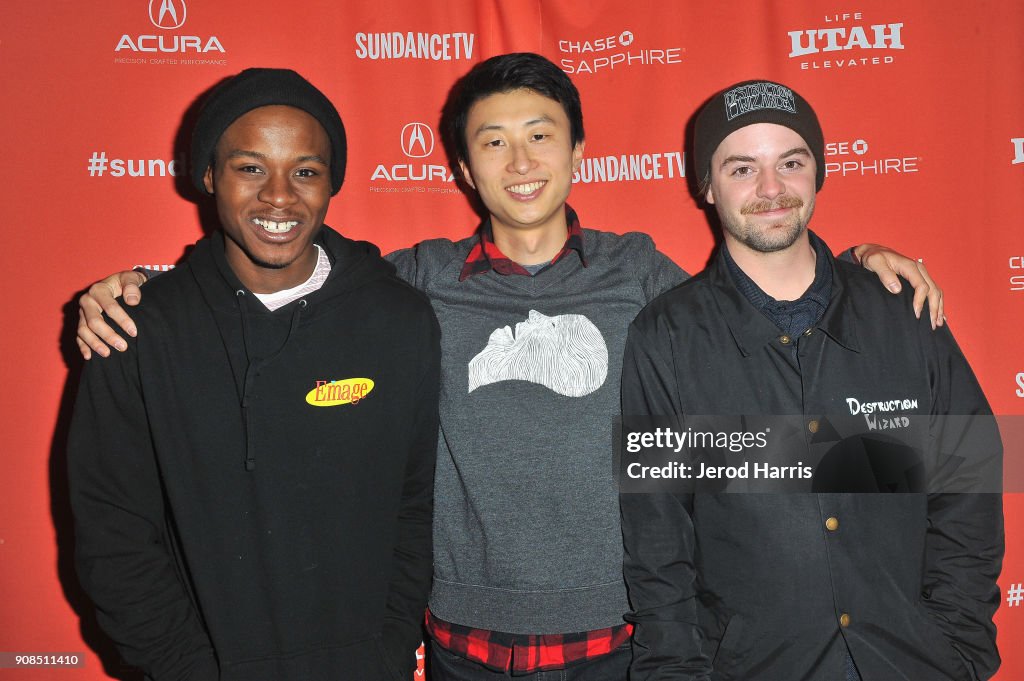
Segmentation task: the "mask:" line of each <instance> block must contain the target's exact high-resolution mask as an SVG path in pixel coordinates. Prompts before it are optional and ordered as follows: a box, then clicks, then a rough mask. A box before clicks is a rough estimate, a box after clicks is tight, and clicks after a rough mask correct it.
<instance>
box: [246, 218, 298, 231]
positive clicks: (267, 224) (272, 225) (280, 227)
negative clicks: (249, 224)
mask: <svg viewBox="0 0 1024 681" xmlns="http://www.w3.org/2000/svg"><path fill="white" fill-rule="evenodd" d="M252 221H253V222H254V223H256V224H257V225H259V226H260V227H262V228H263V229H265V230H267V231H268V232H270V233H271V234H285V233H287V232H290V231H292V227H294V226H295V225H297V224H299V223H298V222H297V221H295V220H288V221H286V222H274V221H273V220H260V219H259V218H253V220H252Z"/></svg>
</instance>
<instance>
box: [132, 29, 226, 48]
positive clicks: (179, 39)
mask: <svg viewBox="0 0 1024 681" xmlns="http://www.w3.org/2000/svg"><path fill="white" fill-rule="evenodd" d="M121 50H131V51H132V52H189V51H195V52H200V53H202V52H224V51H225V50H224V46H223V45H221V44H220V40H219V39H218V38H217V36H215V35H214V36H210V37H209V38H207V39H206V41H205V42H203V39H202V38H200V37H199V36H196V35H159V36H156V35H140V36H135V39H134V40H133V39H132V37H131V36H130V35H128V34H127V33H125V34H124V35H122V36H121V40H119V41H118V43H117V47H115V48H114V51H115V52H120V51H121Z"/></svg>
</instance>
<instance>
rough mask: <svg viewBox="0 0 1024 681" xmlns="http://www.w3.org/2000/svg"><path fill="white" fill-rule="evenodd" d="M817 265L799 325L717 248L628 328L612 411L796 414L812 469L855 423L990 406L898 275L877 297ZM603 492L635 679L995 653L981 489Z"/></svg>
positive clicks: (817, 674)
mask: <svg viewBox="0 0 1024 681" xmlns="http://www.w3.org/2000/svg"><path fill="white" fill-rule="evenodd" d="M831 266H832V268H833V285H832V293H831V299H830V304H829V307H828V309H827V310H826V312H825V314H824V316H823V318H822V319H821V321H820V322H819V323H818V324H817V325H816V326H815V327H813V328H811V329H809V330H808V331H807V332H805V333H804V335H802V336H799V337H797V338H790V337H788V336H784V335H783V334H782V333H781V332H780V331H779V329H778V328H777V327H776V326H775V325H774V324H773V323H772V322H771V321H769V320H768V318H766V317H765V316H764V315H762V314H761V313H760V312H759V311H757V310H756V309H755V308H754V307H753V306H752V305H751V304H750V303H749V302H748V301H747V299H746V298H745V297H744V296H743V294H742V293H740V292H739V291H738V290H737V289H736V288H735V286H734V285H733V281H732V278H731V276H730V274H729V271H728V269H727V266H726V264H725V262H724V259H723V257H722V255H721V254H718V255H717V256H716V258H715V259H714V261H713V262H712V264H711V265H710V266H709V267H708V269H707V270H705V271H704V272H702V273H701V274H699V275H697V276H696V277H694V278H692V279H690V280H689V281H687V282H686V283H684V284H682V285H681V286H679V287H677V288H676V289H673V290H672V291H669V292H668V293H666V294H664V295H662V296H661V297H659V298H658V299H656V300H655V301H654V302H652V303H651V305H649V306H648V307H647V308H646V309H645V310H644V311H643V312H642V313H641V314H640V315H639V317H638V318H637V320H636V321H635V322H634V323H633V325H632V327H631V329H630V335H629V341H628V343H627V346H626V354H625V360H624V363H623V376H622V401H623V416H624V419H627V420H628V419H630V418H631V417H637V416H672V415H675V416H678V415H688V414H748V415H751V414H758V415H768V414H771V415H793V416H796V417H798V419H799V420H800V421H801V422H802V423H803V424H804V425H805V426H806V427H805V428H804V430H803V435H802V436H801V438H802V444H801V446H802V447H806V449H805V451H803V452H801V453H800V456H799V457H795V458H802V459H803V460H804V463H809V464H811V465H816V464H817V463H820V461H821V458H822V457H821V452H822V451H825V450H827V449H828V448H829V446H830V444H834V443H835V442H840V441H846V440H848V438H850V437H851V436H854V435H856V433H857V432H858V431H867V430H869V429H871V428H872V426H871V425H869V422H873V424H874V425H873V428H874V429H875V430H885V429H886V428H899V427H901V425H903V424H904V423H905V422H904V421H903V417H904V416H907V417H909V416H916V417H917V419H916V421H915V423H920V422H921V421H922V419H923V421H924V423H926V424H928V423H931V424H932V428H936V427H939V426H938V425H936V424H939V423H940V421H941V419H933V418H930V417H931V416H938V415H945V414H955V415H989V414H990V413H991V412H990V410H989V407H988V404H987V402H986V400H985V398H984V395H983V394H982V392H981V389H980V387H979V386H978V383H977V381H976V379H975V377H974V375H973V373H972V372H971V369H970V367H969V366H968V364H967V362H966V360H965V359H964V357H963V355H962V354H961V352H960V350H959V348H958V347H957V345H956V342H955V341H954V340H953V337H952V336H951V335H950V333H949V331H948V329H947V328H940V329H938V330H936V331H934V332H933V331H932V330H931V329H930V326H929V324H928V322H927V319H926V318H922V319H920V320H917V319H915V318H914V316H913V313H912V311H911V300H912V292H911V291H909V290H906V289H908V288H909V287H905V291H904V293H903V294H901V295H898V296H893V295H891V294H889V293H887V292H885V291H884V290H883V289H882V288H881V287H880V286H879V285H878V282H877V280H876V278H875V276H874V275H872V274H871V273H869V272H866V271H865V270H862V269H861V268H859V267H856V266H854V265H852V264H849V263H845V262H839V261H835V260H832V261H831ZM923 317H924V315H923ZM865 410H867V413H865ZM982 418H983V419H984V416H983V417H982ZM925 436H926V437H934V433H926V434H925ZM997 449H998V447H997ZM989 454H990V455H992V456H995V457H1001V451H996V452H993V453H989ZM804 455H806V457H805V456H804ZM620 500H621V507H622V530H623V537H624V542H625V549H626V556H625V576H626V581H627V585H628V588H629V596H630V601H631V607H632V608H633V612H632V613H631V614H630V615H629V616H627V619H629V620H630V621H632V622H634V623H635V626H636V631H635V635H634V657H635V659H634V664H633V668H632V674H631V679H633V680H634V681H639V680H654V679H659V680H660V679H686V680H695V681H696V680H701V681H706V680H711V679H714V680H716V681H718V680H722V681H724V680H726V679H742V680H743V681H797V680H799V679H806V680H811V681H818V680H820V681H839V680H842V679H845V678H846V676H845V666H846V657H847V650H849V652H850V655H852V658H853V660H854V662H855V664H856V666H857V668H858V670H859V672H860V674H861V677H862V678H863V679H864V681H900V680H906V681H924V680H927V681H946V680H950V679H955V680H957V681H970V680H975V681H978V680H981V679H988V678H989V677H990V676H992V675H993V674H994V673H995V671H996V669H997V668H998V666H999V655H998V652H997V650H996V646H995V627H994V625H993V623H992V616H993V614H994V612H995V610H996V608H997V606H998V602H999V592H998V587H997V586H996V578H997V577H998V575H999V571H1000V567H1001V562H1002V556H1003V520H1002V501H1001V496H1000V495H999V494H994V493H987V494H950V493H927V494H926V493H892V494H884V493H873V494H865V493H830V494H815V493H785V494H743V493H700V492H699V490H698V493H696V494H693V493H690V492H678V493H623V494H622V495H621V497H620Z"/></svg>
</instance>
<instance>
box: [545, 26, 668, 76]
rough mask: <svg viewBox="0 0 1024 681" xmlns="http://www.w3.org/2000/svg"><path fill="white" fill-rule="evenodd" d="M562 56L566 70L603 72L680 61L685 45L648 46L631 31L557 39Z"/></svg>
mask: <svg viewBox="0 0 1024 681" xmlns="http://www.w3.org/2000/svg"><path fill="white" fill-rule="evenodd" d="M558 51H559V52H561V53H562V55H563V57H562V58H561V60H560V61H559V65H560V66H561V67H562V70H563V71H565V72H566V73H571V74H586V73H606V72H609V71H614V70H615V69H620V70H621V69H625V68H630V67H637V66H663V65H671V64H681V63H682V61H683V52H684V48H682V47H662V46H658V47H650V46H647V45H646V44H645V43H642V42H641V41H638V39H637V36H636V35H635V34H634V33H633V32H632V31H630V30H628V29H624V30H622V31H619V32H618V33H615V34H612V35H602V36H588V37H586V38H564V39H561V40H559V41H558Z"/></svg>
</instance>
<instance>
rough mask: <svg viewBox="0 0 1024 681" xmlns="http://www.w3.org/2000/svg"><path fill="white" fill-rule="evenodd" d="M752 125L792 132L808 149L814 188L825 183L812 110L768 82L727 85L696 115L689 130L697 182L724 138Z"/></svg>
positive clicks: (818, 126)
mask: <svg viewBox="0 0 1024 681" xmlns="http://www.w3.org/2000/svg"><path fill="white" fill-rule="evenodd" d="M754 123H774V124H776V125H784V126H786V127H787V128H790V129H791V130H794V131H795V132H796V133H798V134H799V135H800V136H801V137H803V138H804V141H805V142H807V146H808V147H809V148H810V151H811V154H812V155H813V156H814V164H815V166H816V176H815V179H816V189H818V190H819V191H820V190H821V186H822V185H823V184H824V183H825V136H824V134H823V133H822V132H821V124H819V123H818V117H817V116H816V115H815V114H814V109H812V108H811V105H810V104H808V103H807V100H805V99H804V98H803V97H801V96H800V95H798V94H797V93H796V92H794V91H793V90H792V89H790V88H788V87H786V86H785V85H780V84H779V83H773V82H771V81H768V80H747V81H743V82H742V83H736V84H735V85H730V86H729V87H727V88H726V89H724V90H722V91H721V92H719V93H718V94H717V95H715V96H714V97H712V98H711V99H710V100H709V101H708V102H707V104H705V105H704V108H703V109H701V110H700V113H698V114H697V119H696V121H695V122H694V129H693V147H694V148H693V164H694V169H695V170H696V171H697V179H698V180H699V181H703V180H704V178H706V177H709V175H708V173H709V172H710V171H711V157H712V156H713V155H714V153H715V150H716V149H718V145H719V144H721V143H722V140H724V139H725V138H726V137H728V136H729V135H730V134H732V133H733V132H735V131H737V130H739V129H740V128H745V127H746V126H748V125H753V124H754Z"/></svg>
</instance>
